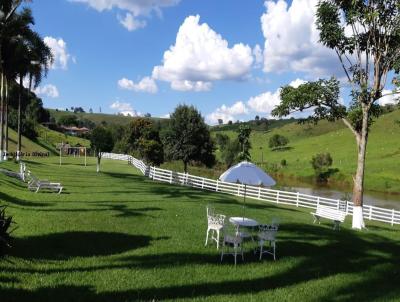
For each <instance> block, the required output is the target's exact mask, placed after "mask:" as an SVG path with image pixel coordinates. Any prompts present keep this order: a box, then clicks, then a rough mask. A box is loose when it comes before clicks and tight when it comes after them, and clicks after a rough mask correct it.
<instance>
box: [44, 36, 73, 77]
mask: <svg viewBox="0 0 400 302" xmlns="http://www.w3.org/2000/svg"><path fill="white" fill-rule="evenodd" d="M44 43H46V44H47V46H48V47H50V49H51V52H52V54H53V57H54V62H53V65H52V66H51V68H52V69H57V68H60V69H67V68H68V61H69V59H70V57H71V55H70V54H69V53H68V50H67V43H65V41H64V40H63V39H61V38H58V39H56V38H53V37H45V38H44ZM73 61H74V62H76V58H73Z"/></svg>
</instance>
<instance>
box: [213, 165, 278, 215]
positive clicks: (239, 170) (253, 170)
mask: <svg viewBox="0 0 400 302" xmlns="http://www.w3.org/2000/svg"><path fill="white" fill-rule="evenodd" d="M219 180H221V181H224V182H231V183H240V184H243V185H244V196H243V216H244V207H245V204H246V186H247V185H251V186H264V187H272V186H274V185H275V184H276V182H275V180H274V179H273V178H272V177H271V176H269V175H268V174H267V173H265V172H264V171H263V170H261V169H260V168H259V167H257V166H256V165H255V164H253V163H250V162H247V161H242V162H240V163H238V164H237V165H235V166H232V167H230V168H229V169H228V170H226V171H225V172H224V173H223V174H222V175H221V176H220V177H219Z"/></svg>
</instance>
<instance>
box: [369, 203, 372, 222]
mask: <svg viewBox="0 0 400 302" xmlns="http://www.w3.org/2000/svg"><path fill="white" fill-rule="evenodd" d="M371 219H372V206H370V207H369V220H371Z"/></svg>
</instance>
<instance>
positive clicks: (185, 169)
mask: <svg viewBox="0 0 400 302" xmlns="http://www.w3.org/2000/svg"><path fill="white" fill-rule="evenodd" d="M187 166H188V163H187V161H183V170H184V171H185V173H187Z"/></svg>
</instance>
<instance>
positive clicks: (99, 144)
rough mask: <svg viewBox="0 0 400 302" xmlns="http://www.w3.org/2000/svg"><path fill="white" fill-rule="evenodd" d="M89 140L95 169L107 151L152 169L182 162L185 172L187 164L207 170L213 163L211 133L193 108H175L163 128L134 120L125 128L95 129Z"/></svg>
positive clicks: (151, 123)
mask: <svg viewBox="0 0 400 302" xmlns="http://www.w3.org/2000/svg"><path fill="white" fill-rule="evenodd" d="M90 139H91V145H92V148H93V149H94V150H95V152H96V155H97V158H98V166H99V165H100V160H101V152H109V151H114V152H118V153H124V154H131V155H133V156H136V157H139V158H141V159H143V160H144V161H145V162H146V163H148V164H151V165H160V164H161V163H163V162H164V161H165V160H181V161H182V162H183V165H184V170H185V172H187V167H188V164H189V163H190V162H200V163H202V164H204V165H206V166H207V167H211V166H213V165H214V163H215V156H214V142H213V140H212V139H211V135H210V131H209V129H208V126H207V125H206V124H205V122H204V118H203V117H202V116H201V114H200V113H199V112H198V111H197V109H196V108H195V107H193V106H186V105H180V106H178V107H177V108H176V109H175V111H174V113H172V114H171V116H170V120H169V122H168V125H167V126H166V127H165V128H164V127H163V128H161V124H160V122H155V121H154V120H151V119H150V118H135V119H133V120H132V122H131V123H130V124H129V125H128V126H117V125H100V126H97V127H96V128H94V129H93V131H92V134H91V137H90Z"/></svg>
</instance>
